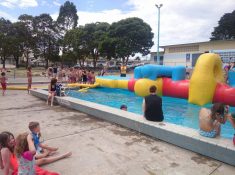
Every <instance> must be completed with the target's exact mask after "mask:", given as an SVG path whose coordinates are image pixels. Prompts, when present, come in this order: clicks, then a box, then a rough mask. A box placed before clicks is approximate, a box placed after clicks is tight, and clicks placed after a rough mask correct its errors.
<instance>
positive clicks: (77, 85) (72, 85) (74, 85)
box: [68, 83, 99, 88]
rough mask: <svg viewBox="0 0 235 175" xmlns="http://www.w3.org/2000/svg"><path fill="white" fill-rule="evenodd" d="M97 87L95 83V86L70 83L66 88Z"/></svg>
mask: <svg viewBox="0 0 235 175" xmlns="http://www.w3.org/2000/svg"><path fill="white" fill-rule="evenodd" d="M97 86H99V84H98V83H95V84H82V83H71V84H68V87H72V88H73V87H74V88H76V87H84V88H87V87H89V88H96V87H97Z"/></svg>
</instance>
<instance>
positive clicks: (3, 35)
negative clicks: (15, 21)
mask: <svg viewBox="0 0 235 175" xmlns="http://www.w3.org/2000/svg"><path fill="white" fill-rule="evenodd" d="M11 30H12V23H11V22H10V21H9V20H6V19H4V18H0V58H1V62H2V64H3V68H5V63H6V59H7V57H8V56H10V55H11V53H10V52H11V50H10V48H11V47H10V46H11V40H9V38H10V31H11Z"/></svg>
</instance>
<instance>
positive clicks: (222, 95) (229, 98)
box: [213, 83, 235, 106]
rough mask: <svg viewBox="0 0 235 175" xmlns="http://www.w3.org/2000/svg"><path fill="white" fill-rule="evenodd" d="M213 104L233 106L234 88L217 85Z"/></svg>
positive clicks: (234, 98)
mask: <svg viewBox="0 0 235 175" xmlns="http://www.w3.org/2000/svg"><path fill="white" fill-rule="evenodd" d="M213 102H214V103H216V102H220V103H224V104H227V105H231V106H235V88H232V87H231V86H229V85H227V84H222V83H218V84H217V86H216V89H215V94H214V98H213Z"/></svg>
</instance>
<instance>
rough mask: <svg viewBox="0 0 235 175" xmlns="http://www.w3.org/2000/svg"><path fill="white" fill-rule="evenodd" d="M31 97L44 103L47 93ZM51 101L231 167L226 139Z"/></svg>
mask: <svg viewBox="0 0 235 175" xmlns="http://www.w3.org/2000/svg"><path fill="white" fill-rule="evenodd" d="M31 94H32V95H34V96H36V97H39V98H41V99H45V100H46V99H47V94H48V92H47V91H45V90H41V89H37V90H31ZM55 102H56V103H58V104H59V105H61V106H65V107H68V108H71V109H75V110H78V111H81V112H83V113H86V114H89V115H91V116H94V117H97V118H101V119H103V120H106V121H109V122H112V123H116V124H119V125H121V126H124V127H127V128H130V129H132V130H135V131H137V132H140V133H143V134H146V135H149V136H151V137H153V138H156V139H160V140H163V141H165V142H168V143H171V144H174V145H177V146H179V147H182V148H185V149H188V150H191V151H193V152H196V153H199V154H202V155H205V156H208V157H211V158H214V159H216V160H219V161H222V162H225V163H228V164H230V165H233V166H235V146H234V145H233V143H232V140H230V139H225V138H221V137H219V138H214V139H211V138H205V137H202V136H200V135H199V134H198V131H197V130H195V129H191V128H186V127H182V126H179V125H175V124H171V123H167V122H160V123H157V122H150V121H147V120H145V119H144V118H143V117H142V116H140V115H138V114H134V113H131V112H126V111H122V110H120V109H116V108H112V107H108V106H104V105H100V104H96V103H93V102H88V101H84V100H80V99H76V98H72V97H55Z"/></svg>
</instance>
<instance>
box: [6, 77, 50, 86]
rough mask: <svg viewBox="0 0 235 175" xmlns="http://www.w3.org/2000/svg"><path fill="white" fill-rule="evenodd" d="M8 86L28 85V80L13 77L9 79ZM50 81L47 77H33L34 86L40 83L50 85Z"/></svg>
mask: <svg viewBox="0 0 235 175" xmlns="http://www.w3.org/2000/svg"><path fill="white" fill-rule="evenodd" d="M7 81H8V84H9V85H10V84H16V85H17V84H28V79H27V78H13V77H9V78H8V80H7ZM49 82H50V79H49V78H47V77H33V82H32V83H33V84H38V83H41V84H42V83H43V84H45V83H49Z"/></svg>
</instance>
